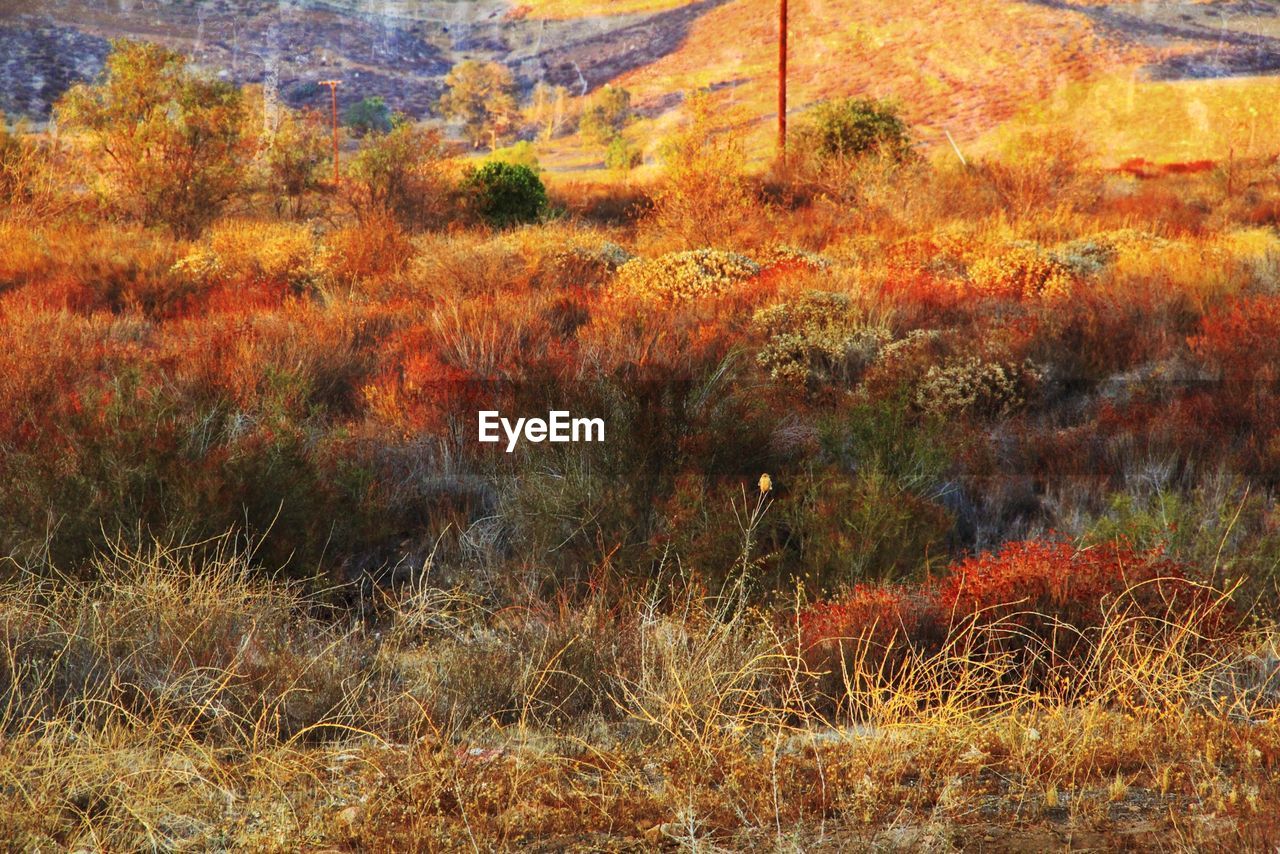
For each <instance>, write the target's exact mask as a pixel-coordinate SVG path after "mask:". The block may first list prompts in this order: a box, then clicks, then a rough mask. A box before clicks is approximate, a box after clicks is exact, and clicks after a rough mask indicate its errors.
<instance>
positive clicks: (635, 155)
mask: <svg viewBox="0 0 1280 854" xmlns="http://www.w3.org/2000/svg"><path fill="white" fill-rule="evenodd" d="M643 159H644V158H643V156H642V155H641V154H640V152H639V151H638V150H637V149H636V148H635V147H634V146H632V145H631V144H630V143H629V142H627V141H626V139H624V138H623V137H621V136H615V137H614V138H613V139H612V140H611V141H610V142H609V147H608V148H606V149H605V150H604V165H605V166H607V167H608V168H610V169H613V170H615V171H617V172H629V171H631V170H632V169H634V168H636V167H637V166H639V165H640V162H641V161H642V160H643Z"/></svg>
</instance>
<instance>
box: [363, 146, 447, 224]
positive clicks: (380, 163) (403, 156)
mask: <svg viewBox="0 0 1280 854" xmlns="http://www.w3.org/2000/svg"><path fill="white" fill-rule="evenodd" d="M348 175H349V177H350V179H351V180H350V185H349V188H348V192H349V199H350V202H351V204H352V206H353V207H354V208H355V210H356V214H357V215H358V216H359V217H360V219H361V220H362V221H366V220H370V219H373V218H377V217H381V216H384V215H390V216H392V217H394V218H395V219H397V220H398V221H399V222H400V223H401V225H403V226H404V227H405V228H410V229H412V228H426V227H430V226H437V225H439V224H440V223H441V222H442V221H443V220H444V218H445V217H446V215H447V213H448V209H449V202H450V192H451V191H450V188H449V181H448V176H447V166H446V162H445V158H444V151H443V149H442V147H441V145H440V135H439V133H437V132H436V131H434V130H426V129H423V128H419V127H415V126H414V125H411V124H408V123H401V124H399V125H397V126H396V127H395V128H394V129H393V130H392V131H391V132H390V133H386V134H378V135H375V136H370V137H368V138H367V139H366V140H365V143H364V144H363V145H362V146H361V147H360V152H359V153H358V154H357V155H356V156H355V159H354V161H353V162H352V163H351V165H350V167H349V168H348Z"/></svg>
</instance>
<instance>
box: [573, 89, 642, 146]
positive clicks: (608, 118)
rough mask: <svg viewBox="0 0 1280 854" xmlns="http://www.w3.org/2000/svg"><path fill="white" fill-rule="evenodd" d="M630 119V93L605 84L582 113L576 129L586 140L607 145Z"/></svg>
mask: <svg viewBox="0 0 1280 854" xmlns="http://www.w3.org/2000/svg"><path fill="white" fill-rule="evenodd" d="M630 120H631V93H630V92H628V91H627V90H626V89H615V88H614V87H613V86H605V87H604V88H602V89H601V90H600V91H599V92H597V93H596V96H595V98H594V99H593V103H592V104H591V106H590V107H588V108H587V109H586V110H584V111H583V113H582V118H581V119H579V120H578V129H579V130H580V131H581V132H582V137H583V139H585V140H586V141H587V142H590V143H593V144H595V145H608V144H609V142H610V141H612V140H613V138H614V137H615V136H617V135H618V134H619V133H621V132H622V129H623V128H624V127H626V126H627V122H629V121H630Z"/></svg>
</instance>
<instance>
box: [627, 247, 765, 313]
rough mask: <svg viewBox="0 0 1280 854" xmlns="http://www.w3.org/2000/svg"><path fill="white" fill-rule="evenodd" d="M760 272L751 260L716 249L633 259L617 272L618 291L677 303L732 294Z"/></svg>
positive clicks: (758, 266) (758, 267) (757, 265)
mask: <svg viewBox="0 0 1280 854" xmlns="http://www.w3.org/2000/svg"><path fill="white" fill-rule="evenodd" d="M759 272H760V265H759V264H756V263H755V262H754V261H752V260H751V259H750V258H747V257H745V256H743V255H738V254H736V253H733V252H720V251H717V250H715V249H695V250H692V251H690V252H670V253H667V254H666V255H663V256H661V257H658V258H654V259H645V258H636V259H633V260H631V261H628V262H627V263H626V264H623V265H622V267H621V268H620V269H619V270H618V279H617V286H618V288H619V289H621V290H623V291H626V292H629V293H632V294H635V295H636V296H641V297H645V298H648V299H655V300H665V301H669V302H679V301H682V300H693V299H698V298H701V297H708V296H714V295H716V294H721V293H725V292H728V291H731V290H733V289H735V288H736V287H738V286H739V285H741V284H742V283H743V282H746V281H747V280H749V279H751V278H752V277H754V276H756V275H757V274H759Z"/></svg>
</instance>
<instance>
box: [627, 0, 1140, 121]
mask: <svg viewBox="0 0 1280 854" xmlns="http://www.w3.org/2000/svg"><path fill="white" fill-rule="evenodd" d="M790 16H791V28H790V29H791V54H790V57H791V58H790V65H791V71H790V81H791V97H790V103H791V108H792V111H793V112H794V111H795V110H797V109H802V108H803V107H805V106H807V105H809V104H812V103H814V102H815V101H819V100H822V99H824V98H831V97H841V96H849V95H874V96H877V97H890V98H897V99H899V100H900V101H901V102H902V104H903V106H904V108H905V110H906V114H907V117H908V118H909V119H910V120H911V121H912V122H913V123H915V124H917V126H918V127H919V130H920V133H921V136H922V137H923V139H924V140H925V141H926V142H936V141H938V140H939V139H941V138H942V132H943V131H944V130H946V131H950V132H951V134H952V135H953V136H954V137H956V138H957V139H970V138H973V137H975V136H976V135H978V134H979V133H981V132H982V131H983V130H986V129H988V128H990V127H992V126H993V125H995V124H997V123H998V122H1001V121H1003V120H1005V119H1007V118H1009V117H1011V116H1013V115H1014V114H1015V113H1016V112H1018V111H1019V109H1021V108H1023V107H1025V106H1027V105H1028V104H1030V103H1035V102H1037V101H1040V100H1043V99H1045V98H1047V97H1049V96H1051V95H1052V93H1053V92H1055V91H1057V90H1060V89H1061V88H1062V86H1063V84H1065V83H1068V82H1071V81H1077V80H1081V79H1086V78H1089V77H1092V76H1094V75H1095V74H1098V73H1101V72H1106V71H1112V72H1114V71H1115V70H1117V68H1121V67H1132V66H1136V65H1138V64H1140V63H1141V62H1142V61H1144V59H1146V58H1147V56H1148V52H1147V51H1146V50H1144V49H1142V48H1138V47H1134V46H1123V45H1120V44H1118V43H1116V42H1113V41H1110V40H1108V39H1106V38H1105V37H1104V36H1102V35H1101V34H1100V33H1098V32H1097V31H1096V30H1095V28H1094V26H1093V24H1092V23H1091V22H1090V21H1089V20H1087V19H1086V18H1085V17H1083V16H1082V15H1080V14H1079V13H1077V12H1074V11H1070V10H1064V9H1050V8H1045V7H1037V6H1034V5H1030V4H1027V3H1021V2H1010V0H992V2H986V3H974V2H972V0H895V2H892V3H886V2H884V1H883V0H791V13H790ZM776 38H777V0H730V2H728V3H725V4H724V5H722V6H720V7H719V8H716V9H713V10H711V11H709V12H708V13H707V14H706V15H704V16H702V17H701V18H699V19H698V20H697V21H696V22H695V23H694V25H693V27H692V28H691V30H690V33H689V36H688V38H687V39H686V40H685V41H684V43H683V44H682V45H681V46H680V47H679V48H678V49H677V50H676V51H674V52H673V53H670V54H668V55H667V56H664V57H663V58H661V59H659V60H657V61H656V62H654V63H652V64H650V65H648V66H645V67H643V68H640V69H638V70H636V71H633V72H631V73H629V74H627V75H626V76H624V77H623V78H621V79H620V80H619V81H617V82H618V83H619V84H620V85H623V86H626V87H627V88H629V89H631V90H632V91H633V92H634V93H635V95H636V96H637V98H638V100H639V102H640V103H641V105H642V106H643V105H644V104H645V103H649V104H656V103H658V102H659V100H660V99H661V98H662V97H663V96H664V95H668V94H669V93H671V92H675V91H687V90H690V89H694V88H700V87H710V88H712V89H713V90H714V91H717V92H718V93H719V94H718V95H717V97H719V98H721V99H723V102H724V104H725V105H726V106H736V107H740V108H741V109H742V112H743V113H744V114H746V115H749V116H751V117H753V119H754V120H755V121H756V123H757V125H758V126H759V132H760V133H761V134H764V133H767V127H766V126H767V124H768V123H770V122H772V120H773V118H774V117H775V115H776V112H775V109H774V106H773V104H774V101H773V99H774V90H775V85H776V82H775V81H776V77H775V76H774V74H775V72H774V67H775V61H776V50H777V48H776Z"/></svg>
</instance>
